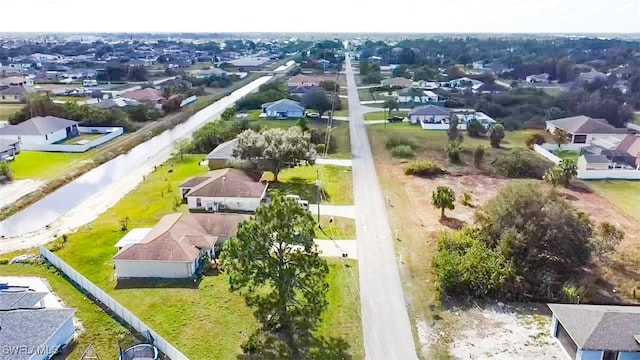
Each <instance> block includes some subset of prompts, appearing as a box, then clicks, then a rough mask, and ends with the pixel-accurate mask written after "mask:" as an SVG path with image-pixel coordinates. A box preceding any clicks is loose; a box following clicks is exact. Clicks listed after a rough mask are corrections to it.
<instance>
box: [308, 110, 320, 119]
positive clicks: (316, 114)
mask: <svg viewBox="0 0 640 360" xmlns="http://www.w3.org/2000/svg"><path fill="white" fill-rule="evenodd" d="M307 117H308V118H311V119H318V118H319V117H320V114H319V113H316V112H312V113H307Z"/></svg>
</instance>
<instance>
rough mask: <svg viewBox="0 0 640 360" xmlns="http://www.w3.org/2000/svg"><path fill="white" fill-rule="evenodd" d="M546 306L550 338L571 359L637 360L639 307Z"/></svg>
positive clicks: (638, 351) (639, 334) (639, 339)
mask: <svg viewBox="0 0 640 360" xmlns="http://www.w3.org/2000/svg"><path fill="white" fill-rule="evenodd" d="M547 306H549V309H551V312H552V313H553V317H552V319H551V332H552V335H553V336H554V337H556V338H557V339H558V341H559V342H560V344H561V345H562V347H563V348H564V349H565V350H566V352H567V354H568V355H569V357H570V358H571V359H575V360H593V359H598V360H638V359H640V306H613V305H575V304H548V305H547Z"/></svg>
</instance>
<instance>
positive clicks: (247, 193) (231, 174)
mask: <svg viewBox="0 0 640 360" xmlns="http://www.w3.org/2000/svg"><path fill="white" fill-rule="evenodd" d="M191 180H192V179H188V180H187V181H185V182H184V183H183V184H181V185H180V187H187V186H185V184H186V183H189V182H191ZM266 186H267V185H266V184H262V183H260V182H258V181H255V180H254V179H252V178H251V177H250V176H249V175H247V174H246V173H245V172H244V171H242V170H238V169H232V168H225V169H218V170H214V171H210V172H209V173H208V175H207V178H206V180H204V181H203V182H201V183H200V184H198V185H196V186H194V187H193V188H192V189H191V191H189V193H188V194H187V195H188V196H193V197H238V198H241V197H250V198H251V197H261V196H262V194H263V193H264V191H265V188H266Z"/></svg>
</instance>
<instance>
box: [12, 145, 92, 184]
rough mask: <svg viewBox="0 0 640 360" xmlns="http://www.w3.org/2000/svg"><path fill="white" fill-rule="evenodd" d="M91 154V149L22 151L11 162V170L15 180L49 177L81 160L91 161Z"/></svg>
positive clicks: (64, 170)
mask: <svg viewBox="0 0 640 360" xmlns="http://www.w3.org/2000/svg"><path fill="white" fill-rule="evenodd" d="M91 154H92V152H91V151H87V152H85V153H55V152H41V151H22V152H21V153H20V154H18V156H16V159H15V161H13V162H12V163H11V171H12V172H13V175H14V176H15V178H16V179H17V180H20V179H50V178H54V177H56V176H58V175H61V174H64V173H65V172H66V171H68V170H69V169H71V168H72V167H73V166H75V165H77V164H78V163H80V162H82V161H91V160H90V158H91Z"/></svg>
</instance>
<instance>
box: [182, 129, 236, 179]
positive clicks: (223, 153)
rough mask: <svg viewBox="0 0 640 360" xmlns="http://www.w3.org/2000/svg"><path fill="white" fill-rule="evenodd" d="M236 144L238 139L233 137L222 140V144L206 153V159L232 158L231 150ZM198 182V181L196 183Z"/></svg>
mask: <svg viewBox="0 0 640 360" xmlns="http://www.w3.org/2000/svg"><path fill="white" fill-rule="evenodd" d="M237 146H238V139H237V138H235V139H233V140H229V141H226V142H223V143H222V144H220V145H218V146H216V148H215V149H213V151H211V152H210V153H209V154H208V155H207V159H209V160H217V159H220V160H228V159H233V158H234V156H233V151H234V150H235V149H236V147H237ZM198 184H199V183H198ZM195 185H196V184H193V185H184V184H183V186H185V187H191V186H195Z"/></svg>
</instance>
